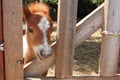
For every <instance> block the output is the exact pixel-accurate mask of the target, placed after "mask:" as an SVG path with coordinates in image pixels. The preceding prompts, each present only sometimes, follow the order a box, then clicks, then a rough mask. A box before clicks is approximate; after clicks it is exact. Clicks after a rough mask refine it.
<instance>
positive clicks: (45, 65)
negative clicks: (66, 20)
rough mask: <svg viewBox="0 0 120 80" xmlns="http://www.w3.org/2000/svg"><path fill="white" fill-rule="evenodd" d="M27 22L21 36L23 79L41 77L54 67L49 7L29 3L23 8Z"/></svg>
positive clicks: (42, 4)
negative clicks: (23, 33)
mask: <svg viewBox="0 0 120 80" xmlns="http://www.w3.org/2000/svg"><path fill="white" fill-rule="evenodd" d="M23 14H24V18H25V20H26V22H27V28H26V29H25V35H24V36H23V57H24V75H25V77H43V76H45V75H46V73H47V70H48V69H49V68H50V67H52V66H53V65H54V61H55V59H54V58H55V56H54V54H53V51H52V49H51V46H50V34H51V33H52V27H53V23H52V20H51V18H50V16H49V7H48V6H47V5H46V4H44V3H41V2H40V3H31V4H29V5H28V6H25V7H23Z"/></svg>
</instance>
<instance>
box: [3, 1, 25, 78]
mask: <svg viewBox="0 0 120 80" xmlns="http://www.w3.org/2000/svg"><path fill="white" fill-rule="evenodd" d="M3 8H4V9H3V31H4V41H5V79H6V80H23V65H22V64H19V60H22V59H23V56H22V54H23V52H22V51H23V50H22V0H3Z"/></svg>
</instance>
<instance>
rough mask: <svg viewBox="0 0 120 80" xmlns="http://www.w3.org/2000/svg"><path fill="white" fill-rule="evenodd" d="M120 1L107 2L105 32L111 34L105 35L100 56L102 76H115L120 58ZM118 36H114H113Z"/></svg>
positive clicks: (108, 0)
mask: <svg viewBox="0 0 120 80" xmlns="http://www.w3.org/2000/svg"><path fill="white" fill-rule="evenodd" d="M119 3H120V0H114V1H113V0H105V7H104V9H105V11H104V12H105V13H104V14H105V15H104V18H105V20H104V21H105V27H106V28H105V30H106V31H107V32H109V34H105V35H103V38H102V46H101V54H100V75H101V76H115V75H116V74H117V68H118V57H119V48H120V46H119V44H120V40H119V32H120V16H119V14H120V5H119ZM110 34H113V35H116V36H113V35H110Z"/></svg>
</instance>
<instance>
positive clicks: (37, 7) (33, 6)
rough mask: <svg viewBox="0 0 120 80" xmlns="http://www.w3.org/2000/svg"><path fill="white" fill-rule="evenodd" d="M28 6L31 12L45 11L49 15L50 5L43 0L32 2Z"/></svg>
mask: <svg viewBox="0 0 120 80" xmlns="http://www.w3.org/2000/svg"><path fill="white" fill-rule="evenodd" d="M28 8H29V10H30V12H31V13H38V12H43V13H44V14H46V15H49V6H48V5H47V4H45V3H43V2H36V3H30V4H29V5H28Z"/></svg>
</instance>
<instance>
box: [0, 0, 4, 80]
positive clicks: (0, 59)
mask: <svg viewBox="0 0 120 80" xmlns="http://www.w3.org/2000/svg"><path fill="white" fill-rule="evenodd" d="M2 27H3V23H2V0H0V44H1V43H2V42H3V36H2V33H3V31H2ZM3 57H4V56H3V51H1V50H0V80H4V62H3Z"/></svg>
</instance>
